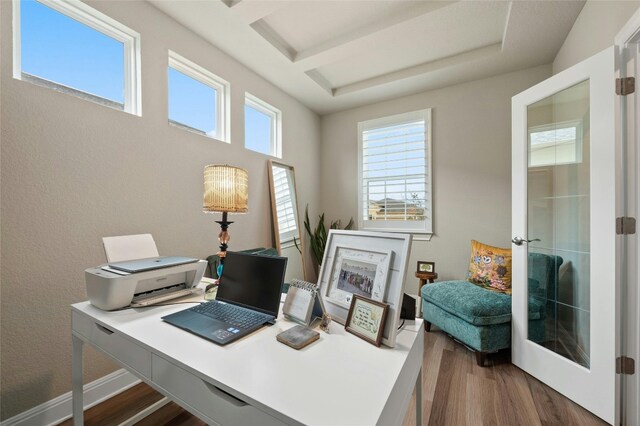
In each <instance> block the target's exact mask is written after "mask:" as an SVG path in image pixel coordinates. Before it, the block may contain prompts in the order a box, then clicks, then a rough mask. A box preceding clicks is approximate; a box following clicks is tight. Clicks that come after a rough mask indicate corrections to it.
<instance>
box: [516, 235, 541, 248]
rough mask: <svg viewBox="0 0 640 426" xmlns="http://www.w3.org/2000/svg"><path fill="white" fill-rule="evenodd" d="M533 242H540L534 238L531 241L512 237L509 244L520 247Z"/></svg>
mask: <svg viewBox="0 0 640 426" xmlns="http://www.w3.org/2000/svg"><path fill="white" fill-rule="evenodd" d="M533 241H540V238H534V239H533V240H525V239H524V238H520V237H514V238H513V240H511V242H512V243H513V244H515V245H517V246H521V245H522V243H531V242H533Z"/></svg>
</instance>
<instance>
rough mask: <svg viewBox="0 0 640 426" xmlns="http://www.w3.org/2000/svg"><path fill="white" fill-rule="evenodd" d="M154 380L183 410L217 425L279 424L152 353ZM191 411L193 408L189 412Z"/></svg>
mask: <svg viewBox="0 0 640 426" xmlns="http://www.w3.org/2000/svg"><path fill="white" fill-rule="evenodd" d="M152 357H153V361H152V365H153V382H154V383H156V384H157V385H159V386H160V387H162V388H164V390H166V391H167V392H168V393H169V395H168V396H169V398H172V399H175V400H176V402H178V403H179V404H180V405H182V406H183V407H184V408H186V409H189V408H191V409H193V410H195V412H194V414H196V415H204V416H206V417H207V418H206V419H203V420H205V421H207V422H214V424H217V425H222V426H224V425H240V424H242V425H260V426H282V425H284V424H285V423H282V422H281V421H280V420H278V419H276V418H275V417H272V416H270V415H269V414H267V413H265V412H263V411H260V410H258V409H257V408H255V407H253V406H251V405H249V404H247V403H245V402H244V401H241V400H239V399H237V398H234V397H233V396H231V395H229V394H227V393H226V392H224V391H222V390H220V389H218V388H217V387H215V386H214V385H212V384H211V383H207V382H205V381H204V380H202V379H200V378H199V377H197V376H195V375H193V374H191V373H190V372H188V371H185V370H183V369H182V368H180V367H178V366H176V365H173V364H171V363H170V362H168V361H166V360H164V359H163V358H160V357H158V356H156V355H152ZM192 412H193V411H192Z"/></svg>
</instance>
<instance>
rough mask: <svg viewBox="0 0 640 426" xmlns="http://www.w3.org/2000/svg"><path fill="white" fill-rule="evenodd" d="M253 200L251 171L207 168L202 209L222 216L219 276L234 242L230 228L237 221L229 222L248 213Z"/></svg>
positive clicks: (223, 167) (216, 165)
mask: <svg viewBox="0 0 640 426" xmlns="http://www.w3.org/2000/svg"><path fill="white" fill-rule="evenodd" d="M248 198H249V177H248V175H247V171H246V170H244V169H241V168H239V167H233V166H228V165H226V164H225V165H220V164H210V165H208V166H206V167H205V168H204V197H203V204H202V210H203V211H204V212H205V213H216V212H220V213H222V220H216V223H219V224H220V233H219V234H218V241H219V242H220V251H219V252H218V253H217V255H218V258H219V259H220V263H219V265H218V268H217V269H218V270H217V271H216V272H217V273H218V276H220V275H221V273H222V268H221V266H222V264H223V262H224V260H223V259H224V257H225V256H226V254H227V253H226V252H227V243H228V242H229V240H230V239H231V237H230V236H229V232H228V231H227V229H228V228H229V225H230V224H232V223H233V222H229V221H228V220H227V214H228V213H246V212H247V210H249V209H248V206H247V201H248Z"/></svg>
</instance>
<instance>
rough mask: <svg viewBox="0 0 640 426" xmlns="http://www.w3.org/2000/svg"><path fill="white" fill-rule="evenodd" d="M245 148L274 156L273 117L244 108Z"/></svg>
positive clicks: (248, 107) (247, 107)
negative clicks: (272, 146) (272, 139)
mask: <svg viewBox="0 0 640 426" xmlns="http://www.w3.org/2000/svg"><path fill="white" fill-rule="evenodd" d="M244 146H245V148H247V149H250V150H253V151H257V152H261V153H263V154H267V155H274V153H272V152H271V117H270V116H268V115H267V114H265V113H263V112H260V111H258V110H256V109H255V108H252V107H250V106H249V105H245V106H244Z"/></svg>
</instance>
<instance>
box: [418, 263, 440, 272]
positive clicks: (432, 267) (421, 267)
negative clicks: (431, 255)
mask: <svg viewBox="0 0 640 426" xmlns="http://www.w3.org/2000/svg"><path fill="white" fill-rule="evenodd" d="M435 271H436V264H435V263H434V262H423V261H421V260H418V272H430V273H434V272H435Z"/></svg>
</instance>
